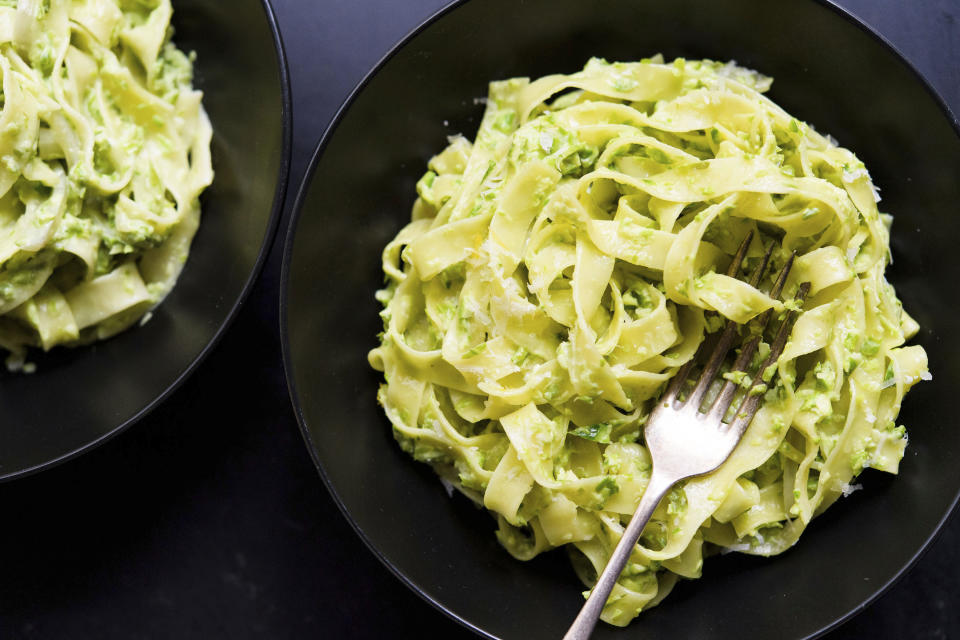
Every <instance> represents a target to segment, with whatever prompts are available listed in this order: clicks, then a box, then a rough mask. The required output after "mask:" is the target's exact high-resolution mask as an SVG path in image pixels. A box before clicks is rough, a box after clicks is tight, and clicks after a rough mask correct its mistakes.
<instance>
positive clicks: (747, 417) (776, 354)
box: [729, 282, 810, 438]
mask: <svg viewBox="0 0 960 640" xmlns="http://www.w3.org/2000/svg"><path fill="white" fill-rule="evenodd" d="M809 291H810V283H809V282H804V283H803V284H802V285H800V289H799V290H798V291H797V295H796V296H795V297H794V300H797V301H798V302H803V299H804V298H806V297H807V293H808V292H809ZM796 315H797V311H790V312H789V313H787V315H786V317H784V319H783V323H782V324H781V325H780V328H779V329H778V330H777V336H776V338H775V339H774V341H773V344H771V345H770V354H769V355H768V356H767V357H766V359H765V360H764V361H763V364H761V365H760V369H759V370H758V371H757V374H756V375H755V376H754V377H753V381H752V382H751V385H750V388H751V389H753V387H755V386H756V385H757V384H758V383H759V382H763V373H764V371H766V370H767V368H768V367H769V366H770V365H772V364H774V363H775V362H776V361H777V360H778V359H779V358H780V355H781V354H782V353H783V350H784V348H785V347H786V346H787V338H789V337H790V329H791V328H792V326H793V319H794V318H795V317H796ZM762 400H763V394H759V393H756V394H752V395H747V397H746V398H745V399H744V400H743V403H742V404H741V405H740V409H739V410H738V411H737V415H736V417H735V418H734V419H733V420H732V421H731V423H730V427H729V432H731V433H734V434H736V436H737V437H738V438H739V437H740V435H741V434H742V433H743V432H744V431H745V430H746V429H747V427H748V426H749V425H750V421H751V420H753V417H754V416H755V415H756V414H757V410H758V409H759V408H760V402H761V401H762Z"/></svg>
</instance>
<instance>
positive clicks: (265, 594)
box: [0, 0, 960, 640]
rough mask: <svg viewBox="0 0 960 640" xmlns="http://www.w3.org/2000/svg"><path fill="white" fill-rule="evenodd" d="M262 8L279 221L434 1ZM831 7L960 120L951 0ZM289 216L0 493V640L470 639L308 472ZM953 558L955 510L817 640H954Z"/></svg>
mask: <svg viewBox="0 0 960 640" xmlns="http://www.w3.org/2000/svg"><path fill="white" fill-rule="evenodd" d="M221 1H227V0H221ZM274 3H275V8H276V12H277V15H278V18H279V22H280V26H281V29H282V31H283V36H284V39H285V41H286V47H287V54H288V57H289V59H290V66H291V69H290V70H291V76H292V85H293V101H294V120H295V123H294V149H293V167H292V172H291V196H290V198H289V199H288V200H289V201H290V202H288V207H287V208H288V209H289V205H290V204H291V202H292V200H293V195H294V194H295V193H296V190H297V188H298V186H299V183H300V180H301V177H302V175H303V172H304V169H305V167H306V164H307V161H308V159H309V156H310V154H311V153H312V150H313V147H314V145H315V143H316V141H317V139H318V138H319V136H320V134H321V133H322V131H323V129H324V128H325V127H326V124H327V123H328V121H329V120H330V118H331V117H332V116H333V114H334V112H335V110H336V108H337V107H338V106H339V104H340V103H341V102H342V101H343V100H344V99H345V98H346V96H347V95H348V93H349V91H350V90H351V89H352V88H353V86H354V85H355V84H356V83H357V82H358V81H359V80H360V79H361V77H362V76H363V74H364V73H366V71H367V70H368V69H369V68H370V67H371V66H372V65H373V64H374V63H376V61H377V60H379V59H380V57H381V56H382V55H383V54H384V53H385V52H386V51H387V50H388V49H389V47H390V46H391V45H392V44H393V43H394V42H396V41H397V40H399V39H400V38H401V37H402V36H403V35H404V34H405V33H406V32H407V31H408V30H409V29H411V28H412V27H414V26H415V25H416V24H418V23H419V22H420V21H421V20H422V19H424V18H426V17H427V16H428V15H430V14H431V13H432V12H433V11H434V10H436V9H438V8H439V7H441V6H442V5H443V4H445V0H274ZM839 4H840V5H842V6H844V7H846V8H848V9H850V10H851V11H853V13H855V14H856V15H858V16H860V17H861V18H863V19H864V20H865V21H866V22H867V23H868V24H870V25H871V26H873V27H874V28H875V29H877V30H878V31H879V32H880V33H882V34H883V35H884V36H886V37H887V38H888V39H889V40H891V41H892V42H893V44H894V45H895V46H897V47H898V48H899V49H900V50H901V51H902V52H903V53H905V54H906V56H907V58H908V59H910V60H911V61H912V62H913V63H914V64H915V65H916V66H917V67H918V68H919V69H920V71H921V72H923V73H924V74H925V75H926V76H927V78H928V79H929V80H930V81H931V82H932V83H933V85H934V86H935V87H936V89H937V90H938V91H939V92H940V93H941V95H943V96H944V98H945V99H946V101H947V102H948V104H950V105H951V107H952V108H953V109H954V111H955V112H960V25H958V23H957V21H958V19H960V0H914V1H913V2H905V1H904V0H841V1H840V2H839ZM958 179H960V176H958ZM287 213H288V212H287ZM286 221H287V215H285V216H284V221H283V223H282V227H281V233H280V234H279V235H278V244H277V246H275V247H274V251H273V252H272V254H271V256H270V258H269V261H268V263H267V266H266V269H265V272H264V274H263V277H262V278H261V279H260V282H259V283H258V284H257V286H256V287H255V288H254V290H253V293H252V295H251V296H250V299H249V301H248V303H247V305H246V307H245V308H244V310H243V311H241V313H240V315H239V317H238V318H237V321H236V323H235V324H234V326H233V327H232V329H230V330H229V331H228V332H227V335H226V337H225V338H224V340H223V341H222V342H221V344H220V345H219V346H218V347H217V348H216V349H215V350H214V352H213V353H212V354H211V356H210V357H209V359H208V360H207V361H206V362H205V363H204V364H203V365H202V366H201V367H200V368H199V370H198V371H197V373H196V374H195V375H194V376H193V377H192V378H191V379H190V380H189V381H188V382H187V383H186V384H185V385H183V387H182V388H180V389H179V390H178V391H177V392H176V393H175V394H174V395H173V396H172V397H171V398H170V399H169V401H168V402H166V403H165V404H164V405H163V406H162V407H161V408H160V409H158V410H157V411H155V412H154V413H153V414H152V415H150V416H149V417H148V418H146V419H145V420H143V421H142V422H140V423H139V424H138V425H136V426H135V427H134V428H132V429H130V430H129V431H127V432H126V433H124V434H123V435H121V436H120V437H118V438H116V439H114V440H113V441H111V442H110V443H108V444H106V445H105V446H103V447H101V448H99V449H98V450H96V451H94V452H92V453H90V454H88V455H86V456H83V457H81V458H80V459H78V460H74V461H72V462H69V463H67V464H65V465H63V466H60V467H58V468H55V469H53V470H50V471H47V472H45V473H43V474H40V475H37V476H34V477H30V478H26V479H23V480H18V481H15V482H12V483H8V484H5V485H0V505H2V510H3V514H4V515H3V517H2V519H0V637H11V638H97V639H105V640H106V639H113V638H117V639H120V638H122V639H136V638H207V637H212V638H226V637H230V638H238V639H245V638H299V637H323V638H328V637H329V638H379V637H405V636H408V635H409V636H414V635H416V636H419V637H424V638H433V637H444V638H469V637H473V636H471V635H470V634H468V633H467V632H466V631H464V630H462V629H461V628H460V627H459V626H457V625H456V624H454V623H453V622H450V621H448V620H447V619H446V618H444V617H443V616H442V615H441V614H439V613H437V612H436V611H435V610H433V609H432V608H431V607H430V606H428V605H427V604H425V603H424V602H422V601H421V600H420V599H419V598H417V597H416V596H415V595H413V594H412V593H411V592H410V591H408V590H407V589H406V587H404V586H402V585H401V584H400V582H399V581H397V580H396V579H395V578H394V577H393V576H392V575H390V574H389V573H388V571H387V570H386V569H385V568H383V567H382V566H381V565H380V564H379V562H378V561H377V560H376V559H375V558H374V557H373V556H372V554H370V553H369V551H368V550H367V549H366V548H365V547H364V546H363V545H362V543H361V542H360V540H359V539H358V538H357V537H356V535H355V534H354V533H353V531H352V530H351V529H350V527H349V526H348V524H347V523H346V521H345V520H344V519H343V517H342V516H341V514H340V513H339V511H337V509H336V507H335V506H334V504H333V502H332V501H331V499H330V497H329V496H328V494H327V492H326V490H325V488H324V487H323V484H322V483H321V482H320V479H319V477H318V475H317V473H316V471H315V469H314V467H313V465H312V463H311V461H310V458H309V456H308V454H307V451H306V449H305V447H304V445H303V442H302V440H301V437H300V434H299V432H298V430H297V427H296V423H295V421H294V418H293V413H292V411H291V409H290V407H289V401H288V397H287V390H286V386H285V382H284V378H283V372H282V366H281V361H280V349H279V338H278V321H277V290H278V287H279V265H280V252H279V250H278V247H279V243H280V242H282V240H283V237H284V235H285V231H286ZM958 547H960V517H958V516H957V515H954V516H953V517H952V518H951V520H950V521H949V522H948V524H947V526H946V528H945V530H944V532H943V534H942V535H941V536H940V538H939V539H938V540H937V541H936V542H935V543H934V544H933V546H932V547H931V548H930V550H929V552H928V553H927V554H926V555H925V556H924V557H923V558H922V559H921V561H920V562H919V564H918V565H917V566H916V567H915V568H914V569H913V570H912V571H911V572H909V573H908V575H907V576H906V577H905V578H904V579H903V580H901V581H900V582H899V583H898V584H897V585H895V586H894V587H893V588H892V589H891V590H890V591H889V592H887V594H886V595H884V596H883V597H882V598H880V599H879V600H878V601H877V602H875V603H874V604H873V605H872V606H870V607H869V608H868V609H867V610H866V611H865V612H864V613H863V614H861V615H860V616H858V617H857V618H855V619H854V620H853V621H851V622H850V623H848V624H846V625H845V626H843V627H842V628H841V629H839V630H838V631H836V632H834V633H832V634H829V635H828V636H827V637H828V639H829V640H852V639H855V638H897V639H900V638H910V639H913V638H917V639H928V638H929V639H941V638H960V613H958V609H957V606H958V605H960V558H958ZM708 573H709V571H708ZM505 597H509V594H505ZM571 615H572V614H571Z"/></svg>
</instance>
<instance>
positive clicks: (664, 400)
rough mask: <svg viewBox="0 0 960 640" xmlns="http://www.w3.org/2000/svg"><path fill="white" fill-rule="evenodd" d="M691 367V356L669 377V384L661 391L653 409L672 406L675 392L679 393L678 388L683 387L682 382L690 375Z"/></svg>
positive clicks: (675, 395) (675, 397)
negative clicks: (661, 393)
mask: <svg viewBox="0 0 960 640" xmlns="http://www.w3.org/2000/svg"><path fill="white" fill-rule="evenodd" d="M692 368H693V358H691V359H690V360H688V361H687V362H686V363H684V364H683V366H681V367H680V369H678V370H677V372H676V373H675V374H674V375H673V377H672V378H671V379H670V384H669V385H668V386H667V390H666V391H664V392H663V395H662V396H660V401H659V402H658V403H657V406H656V407H654V411H656V410H657V409H659V408H660V407H663V406H673V403H674V401H675V400H676V399H677V394H678V393H680V389H682V388H683V383H684V382H686V381H687V377H688V376H689V375H690V369H692Z"/></svg>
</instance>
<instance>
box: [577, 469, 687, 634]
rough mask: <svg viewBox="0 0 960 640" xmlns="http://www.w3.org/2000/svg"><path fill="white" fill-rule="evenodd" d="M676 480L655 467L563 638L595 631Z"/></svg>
mask: <svg viewBox="0 0 960 640" xmlns="http://www.w3.org/2000/svg"><path fill="white" fill-rule="evenodd" d="M675 482H676V480H671V479H670V478H666V477H664V476H663V475H662V474H657V473H656V469H654V472H653V473H652V474H651V476H650V482H649V483H648V484H647V488H646V490H645V491H644V492H643V497H642V498H641V499H640V504H638V505H637V510H636V511H634V512H633V517H632V518H630V524H628V525H627V528H626V530H625V531H624V532H623V536H622V537H621V538H620V542H619V543H617V547H616V548H615V549H614V550H613V554H612V555H611V556H610V560H608V561H607V566H606V567H605V568H604V569H603V573H601V574H600V577H599V578H598V579H597V584H596V585H594V587H593V590H592V591H591V592H590V597H589V598H587V601H586V602H585V603H583V608H581V609H580V613H579V614H578V615H577V618H576V620H574V621H573V624H572V625H570V628H569V629H568V630H567V633H566V635H564V636H563V640H589V638H590V634H591V633H593V628H594V627H595V626H596V624H597V619H598V618H599V617H600V613H601V612H602V611H603V607H604V605H606V604H607V598H609V597H610V592H611V591H612V590H613V585H614V584H616V582H617V578H619V577H620V573H621V572H623V568H624V567H625V566H626V564H627V560H629V559H630V554H631V552H632V551H633V547H634V545H636V544H637V540H639V539H640V534H641V533H643V528H644V527H646V526H647V523H648V522H650V517H651V516H652V515H653V511H654V510H655V509H656V508H657V505H658V504H660V500H661V499H662V498H663V496H665V495H666V493H667V491H669V490H670V487H672V486H673V485H674V483H675Z"/></svg>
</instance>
